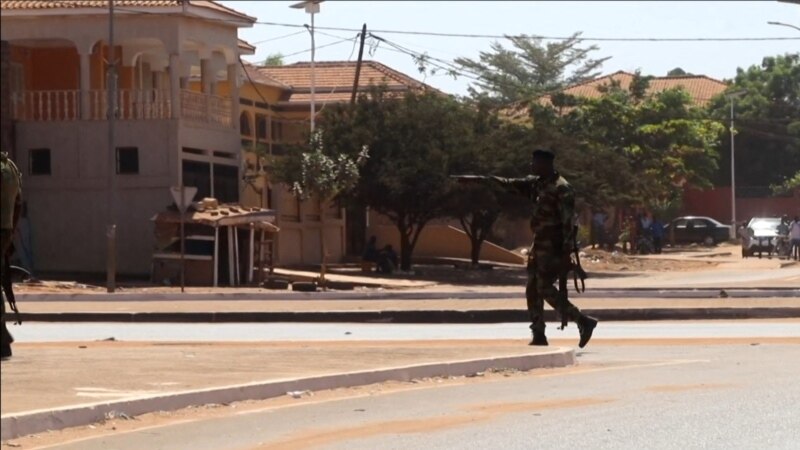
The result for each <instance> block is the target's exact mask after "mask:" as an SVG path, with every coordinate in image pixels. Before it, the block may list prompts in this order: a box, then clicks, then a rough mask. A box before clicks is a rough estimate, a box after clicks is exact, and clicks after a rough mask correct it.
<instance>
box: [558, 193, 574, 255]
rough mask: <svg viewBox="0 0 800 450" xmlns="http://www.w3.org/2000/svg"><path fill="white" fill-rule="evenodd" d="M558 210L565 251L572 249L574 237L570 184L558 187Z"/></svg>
mask: <svg viewBox="0 0 800 450" xmlns="http://www.w3.org/2000/svg"><path fill="white" fill-rule="evenodd" d="M558 212H559V216H560V219H561V226H562V227H564V228H563V230H562V231H563V233H562V234H563V236H564V241H563V242H562V244H561V245H562V247H561V248H562V249H563V250H564V251H565V252H566V251H569V250H572V242H573V239H574V238H575V236H574V234H575V194H574V193H573V192H572V187H570V186H559V187H558Z"/></svg>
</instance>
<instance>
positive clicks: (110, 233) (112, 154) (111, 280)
mask: <svg viewBox="0 0 800 450" xmlns="http://www.w3.org/2000/svg"><path fill="white" fill-rule="evenodd" d="M106 77H107V81H106V83H107V88H108V99H107V101H106V103H107V107H108V110H107V115H108V147H109V148H108V158H109V162H110V164H109V166H110V169H111V172H110V173H109V189H108V218H109V220H108V223H109V225H108V229H107V230H106V239H107V245H108V248H107V250H108V255H107V256H106V258H107V259H106V290H107V291H108V292H109V293H113V292H114V290H115V289H116V272H117V258H116V256H117V249H116V243H117V225H116V223H115V222H116V208H115V206H116V184H117V176H116V175H117V152H116V148H115V144H114V120H115V119H116V114H117V106H116V98H117V52H116V49H115V47H114V0H108V61H107V69H106Z"/></svg>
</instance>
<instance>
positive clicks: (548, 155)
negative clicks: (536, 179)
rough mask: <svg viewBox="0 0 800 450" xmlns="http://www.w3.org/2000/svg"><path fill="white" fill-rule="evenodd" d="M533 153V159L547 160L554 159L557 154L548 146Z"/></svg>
mask: <svg viewBox="0 0 800 450" xmlns="http://www.w3.org/2000/svg"><path fill="white" fill-rule="evenodd" d="M531 155H532V156H533V159H541V160H545V161H552V160H554V159H556V154H555V153H553V151H552V150H550V149H547V148H537V149H536V150H534V151H533V153H532V154H531Z"/></svg>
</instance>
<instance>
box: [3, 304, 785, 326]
mask: <svg viewBox="0 0 800 450" xmlns="http://www.w3.org/2000/svg"><path fill="white" fill-rule="evenodd" d="M582 311H583V312H584V313H586V314H589V315H591V316H594V317H596V318H598V319H600V320H608V321H632V320H704V319H785V318H797V317H800V307H782V308H648V309H633V308H627V309H589V308H587V309H583V310H582ZM21 318H22V321H23V322H123V323H262V322H264V323H268V322H310V323H341V322H349V323H431V324H436V323H501V322H528V321H530V318H529V317H528V312H527V311H525V310H522V309H495V310H397V311H391V310H389V311H387V310H375V311H303V312H265V311H253V312H246V311H237V312H109V313H95V312H65V313H22V314H21ZM557 319H558V318H557V316H556V313H555V312H554V311H552V310H546V311H545V320H548V321H550V320H557ZM7 320H9V321H10V320H13V316H10V317H9V318H8V319H7Z"/></svg>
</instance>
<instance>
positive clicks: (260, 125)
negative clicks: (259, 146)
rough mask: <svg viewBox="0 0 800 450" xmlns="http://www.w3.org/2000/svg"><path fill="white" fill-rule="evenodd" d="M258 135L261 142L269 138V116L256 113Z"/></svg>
mask: <svg viewBox="0 0 800 450" xmlns="http://www.w3.org/2000/svg"><path fill="white" fill-rule="evenodd" d="M256 137H257V138H258V140H259V141H260V142H264V141H266V140H267V117H266V116H262V115H261V114H257V115H256Z"/></svg>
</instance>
